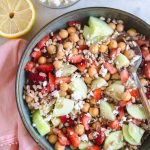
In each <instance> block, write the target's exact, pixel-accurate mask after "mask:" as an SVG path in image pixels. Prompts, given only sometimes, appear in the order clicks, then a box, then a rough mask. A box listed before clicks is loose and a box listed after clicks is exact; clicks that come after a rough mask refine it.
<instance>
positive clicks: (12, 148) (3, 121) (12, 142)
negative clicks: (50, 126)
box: [0, 39, 40, 150]
mask: <svg viewBox="0 0 150 150" xmlns="http://www.w3.org/2000/svg"><path fill="white" fill-rule="evenodd" d="M26 45H27V41H25V40H23V39H16V40H11V41H9V42H7V43H5V44H4V45H2V46H0V150H40V148H39V146H38V145H37V144H36V143H35V142H34V140H33V139H32V137H31V136H30V135H29V133H28V132H27V130H26V129H25V127H24V125H23V124H22V121H21V119H20V116H19V114H18V110H17V106H16V98H15V78H16V72H17V67H18V62H19V59H20V56H21V54H22V52H23V51H24V49H25V47H26Z"/></svg>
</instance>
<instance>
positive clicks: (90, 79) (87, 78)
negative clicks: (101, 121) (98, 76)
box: [84, 77, 92, 84]
mask: <svg viewBox="0 0 150 150" xmlns="http://www.w3.org/2000/svg"><path fill="white" fill-rule="evenodd" d="M84 81H85V83H86V84H91V82H92V78H90V77H85V78H84Z"/></svg>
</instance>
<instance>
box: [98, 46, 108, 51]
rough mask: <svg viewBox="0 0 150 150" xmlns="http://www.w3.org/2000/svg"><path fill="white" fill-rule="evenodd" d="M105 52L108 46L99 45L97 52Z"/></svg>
mask: <svg viewBox="0 0 150 150" xmlns="http://www.w3.org/2000/svg"><path fill="white" fill-rule="evenodd" d="M107 50H108V46H107V45H104V44H102V45H100V47H99V52H101V53H104V52H106V51H107Z"/></svg>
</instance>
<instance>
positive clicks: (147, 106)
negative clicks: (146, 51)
mask: <svg viewBox="0 0 150 150" xmlns="http://www.w3.org/2000/svg"><path fill="white" fill-rule="evenodd" d="M126 37H127V38H128V40H129V41H130V46H131V48H132V49H133V50H134V52H135V54H136V55H137V57H136V59H135V61H133V62H132V64H131V65H130V67H129V71H130V73H131V74H132V76H133V79H134V81H135V83H136V86H137V89H138V91H139V94H140V96H141V101H142V104H143V106H144V108H145V111H146V113H147V117H148V121H149V122H150V104H149V102H148V100H147V97H146V95H145V93H144V90H143V87H142V85H141V83H140V80H139V77H138V75H137V69H138V68H139V66H140V64H141V62H142V53H141V49H140V47H139V46H138V45H137V43H136V42H135V41H134V39H133V38H131V37H129V36H127V35H125V34H124V35H121V37H119V38H120V39H122V40H123V41H124V42H125V43H128V41H127V40H126Z"/></svg>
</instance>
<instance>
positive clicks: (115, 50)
mask: <svg viewBox="0 0 150 150" xmlns="http://www.w3.org/2000/svg"><path fill="white" fill-rule="evenodd" d="M116 56H117V48H113V49H111V50H110V54H109V57H110V58H116Z"/></svg>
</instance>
